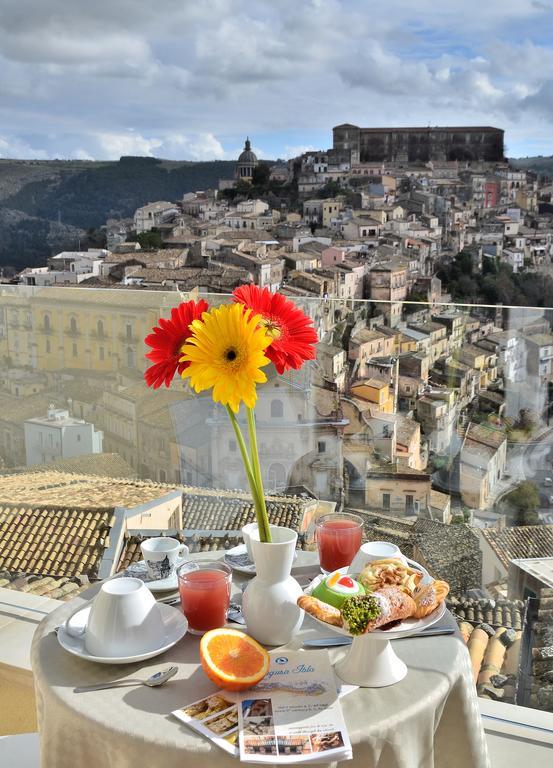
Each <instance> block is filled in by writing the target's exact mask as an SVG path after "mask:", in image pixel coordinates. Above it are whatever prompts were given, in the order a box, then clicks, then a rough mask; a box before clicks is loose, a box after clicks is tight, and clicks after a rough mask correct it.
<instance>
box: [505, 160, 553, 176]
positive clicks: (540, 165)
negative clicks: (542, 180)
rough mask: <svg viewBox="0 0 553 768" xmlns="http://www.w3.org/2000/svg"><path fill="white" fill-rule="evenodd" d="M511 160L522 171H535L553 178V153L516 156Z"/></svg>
mask: <svg viewBox="0 0 553 768" xmlns="http://www.w3.org/2000/svg"><path fill="white" fill-rule="evenodd" d="M509 162H510V163H511V165H513V166H514V167H515V168H517V169H518V170H520V171H535V172H536V173H539V174H541V175H542V176H548V177H549V178H553V155H551V156H549V157H546V156H543V155H537V156H536V157H515V158H510V159H509Z"/></svg>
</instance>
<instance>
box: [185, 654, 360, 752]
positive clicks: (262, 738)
mask: <svg viewBox="0 0 553 768" xmlns="http://www.w3.org/2000/svg"><path fill="white" fill-rule="evenodd" d="M270 656H271V664H270V667H269V672H268V674H267V675H266V676H265V677H264V678H263V680H262V681H261V682H260V683H259V684H258V685H256V686H255V687H254V688H250V689H249V690H247V691H243V692H242V693H234V692H230V691H217V692H216V693H213V694H211V695H209V696H206V697H204V698H203V699H199V700H198V701H194V702H192V703H191V704H187V705H186V706H184V707H182V708H181V709H178V710H176V711H175V712H173V713H172V714H173V715H174V716H175V717H177V718H178V719H179V720H181V721H183V722H184V723H186V724H187V725H188V726H189V727H190V728H192V729H193V730H195V731H196V732H197V733H200V734H202V736H206V737H207V738H208V739H210V740H211V741H212V742H213V743H214V744H216V745H217V746H218V747H220V748H221V749H224V750H225V752H228V753H229V754H231V755H235V756H239V757H240V759H241V760H243V761H245V762H253V763H273V762H277V763H283V764H284V763H297V762H317V761H318V762H322V761H324V762H329V761H333V760H334V761H337V760H349V759H350V758H351V744H350V741H349V736H348V733H347V730H346V726H345V723H344V718H343V715H342V708H341V706H340V702H339V697H340V696H342V695H344V694H346V693H349V692H350V691H352V690H354V689H355V686H342V687H339V686H337V680H336V677H335V675H334V671H333V669H332V667H331V665H330V660H329V658H328V653H327V651H286V652H277V651H273V652H272V653H271V654H270Z"/></svg>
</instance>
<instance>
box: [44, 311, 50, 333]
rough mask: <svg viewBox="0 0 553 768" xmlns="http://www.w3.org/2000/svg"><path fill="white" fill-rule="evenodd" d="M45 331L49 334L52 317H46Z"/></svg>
mask: <svg viewBox="0 0 553 768" xmlns="http://www.w3.org/2000/svg"><path fill="white" fill-rule="evenodd" d="M44 330H45V331H46V332H47V333H48V331H49V330H50V315H44Z"/></svg>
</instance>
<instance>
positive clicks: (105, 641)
mask: <svg viewBox="0 0 553 768" xmlns="http://www.w3.org/2000/svg"><path fill="white" fill-rule="evenodd" d="M83 607H85V606H80V607H79V608H77V609H76V610H75V611H73V613H72V614H71V616H70V617H69V618H68V619H67V621H66V622H65V630H66V632H67V634H69V635H72V636H73V637H84V645H85V648H86V650H87V651H88V653H90V654H91V655H92V656H104V657H114V658H121V657H128V656H138V655H139V654H142V653H148V652H150V651H154V650H155V649H156V648H159V647H160V645H161V643H162V642H163V639H164V636H165V630H164V626H163V622H162V619H161V612H160V610H159V605H158V603H157V602H156V600H155V598H154V596H153V595H152V593H151V592H150V590H149V589H148V588H147V587H146V585H145V584H144V582H143V581H141V580H140V579H135V578H128V577H122V578H120V579H109V580H108V581H106V582H104V584H102V586H101V588H100V591H99V592H98V594H97V595H96V597H95V598H94V599H93V600H91V601H90V613H89V614H88V620H87V622H86V625H85V626H81V627H76V626H73V625H72V623H71V619H72V618H73V616H74V615H75V614H76V613H78V612H80V611H82V610H83Z"/></svg>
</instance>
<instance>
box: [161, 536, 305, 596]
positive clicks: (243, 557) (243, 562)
mask: <svg viewBox="0 0 553 768" xmlns="http://www.w3.org/2000/svg"><path fill="white" fill-rule="evenodd" d="M297 556H298V551H297V549H296V550H294V560H295V559H296V558H297ZM223 559H224V561H225V563H226V564H227V565H228V567H229V568H232V570H233V571H237V572H238V573H246V574H247V575H248V576H255V573H256V572H255V563H252V561H251V560H250V558H249V556H248V550H247V549H246V545H245V544H238V546H236V547H232V548H231V549H227V550H226V552H225V556H224V558H223ZM148 586H149V585H148Z"/></svg>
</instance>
